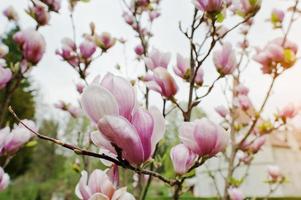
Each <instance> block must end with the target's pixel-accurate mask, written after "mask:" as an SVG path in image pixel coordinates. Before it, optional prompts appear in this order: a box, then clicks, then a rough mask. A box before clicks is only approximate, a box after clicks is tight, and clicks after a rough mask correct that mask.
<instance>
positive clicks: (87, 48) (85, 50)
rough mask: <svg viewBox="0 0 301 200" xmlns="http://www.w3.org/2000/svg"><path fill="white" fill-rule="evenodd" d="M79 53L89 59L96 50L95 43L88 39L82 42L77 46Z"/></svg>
mask: <svg viewBox="0 0 301 200" xmlns="http://www.w3.org/2000/svg"><path fill="white" fill-rule="evenodd" d="M79 50H80V53H81V55H82V57H83V58H84V59H89V58H91V57H92V55H93V54H94V53H95V51H96V45H95V44H94V43H93V42H91V41H88V40H85V41H84V42H82V43H81V44H80V46H79Z"/></svg>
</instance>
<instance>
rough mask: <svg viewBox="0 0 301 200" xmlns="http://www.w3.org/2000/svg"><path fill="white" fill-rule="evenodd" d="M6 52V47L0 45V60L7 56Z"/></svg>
mask: <svg viewBox="0 0 301 200" xmlns="http://www.w3.org/2000/svg"><path fill="white" fill-rule="evenodd" d="M8 51H9V49H8V47H7V46H6V45H5V44H1V43H0V58H3V57H4V56H6V54H8Z"/></svg>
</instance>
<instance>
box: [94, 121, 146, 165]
mask: <svg viewBox="0 0 301 200" xmlns="http://www.w3.org/2000/svg"><path fill="white" fill-rule="evenodd" d="M98 128H99V130H100V131H101V132H102V133H103V134H104V135H105V136H106V137H107V138H108V139H109V140H110V141H111V142H112V143H114V144H116V145H117V146H118V147H119V148H121V149H122V154H123V156H124V158H125V159H127V160H128V161H129V162H131V163H134V164H141V163H142V162H143V161H144V153H143V146H142V143H141V140H140V137H139V135H138V133H137V131H136V129H135V127H134V126H133V125H132V124H130V123H129V121H128V120H127V119H125V118H124V117H121V116H120V117H115V116H105V117H104V118H102V119H101V120H99V122H98Z"/></svg>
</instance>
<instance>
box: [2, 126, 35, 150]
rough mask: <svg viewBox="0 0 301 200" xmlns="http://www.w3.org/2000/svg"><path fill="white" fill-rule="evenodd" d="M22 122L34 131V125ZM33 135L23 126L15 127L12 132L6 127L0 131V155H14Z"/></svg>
mask: <svg viewBox="0 0 301 200" xmlns="http://www.w3.org/2000/svg"><path fill="white" fill-rule="evenodd" d="M23 122H24V123H25V124H26V125H27V126H28V127H30V128H31V129H32V130H36V127H35V124H34V122H33V121H30V120H23ZM32 137H33V134H32V133H31V132H30V131H29V130H28V129H27V128H25V127H23V125H21V124H20V125H18V126H16V127H15V128H14V129H13V130H12V131H10V130H9V128H8V127H6V128H3V129H1V130H0V155H7V154H14V153H16V152H17V151H18V150H19V149H20V148H21V147H22V146H23V145H24V144H25V143H27V142H28V141H29V140H30V139H31V138H32Z"/></svg>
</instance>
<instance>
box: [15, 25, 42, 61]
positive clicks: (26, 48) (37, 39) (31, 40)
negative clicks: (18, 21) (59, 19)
mask: <svg viewBox="0 0 301 200" xmlns="http://www.w3.org/2000/svg"><path fill="white" fill-rule="evenodd" d="M14 41H15V42H16V43H17V44H18V45H20V47H21V50H22V54H23V57H24V59H25V60H26V61H28V62H30V63H32V64H37V63H38V62H39V61H40V60H41V58H42V56H43V54H44V52H45V46H46V42H45V40H44V37H43V36H42V35H41V34H40V33H39V32H37V31H36V30H34V29H26V30H22V31H19V32H17V33H16V34H15V35H14Z"/></svg>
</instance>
